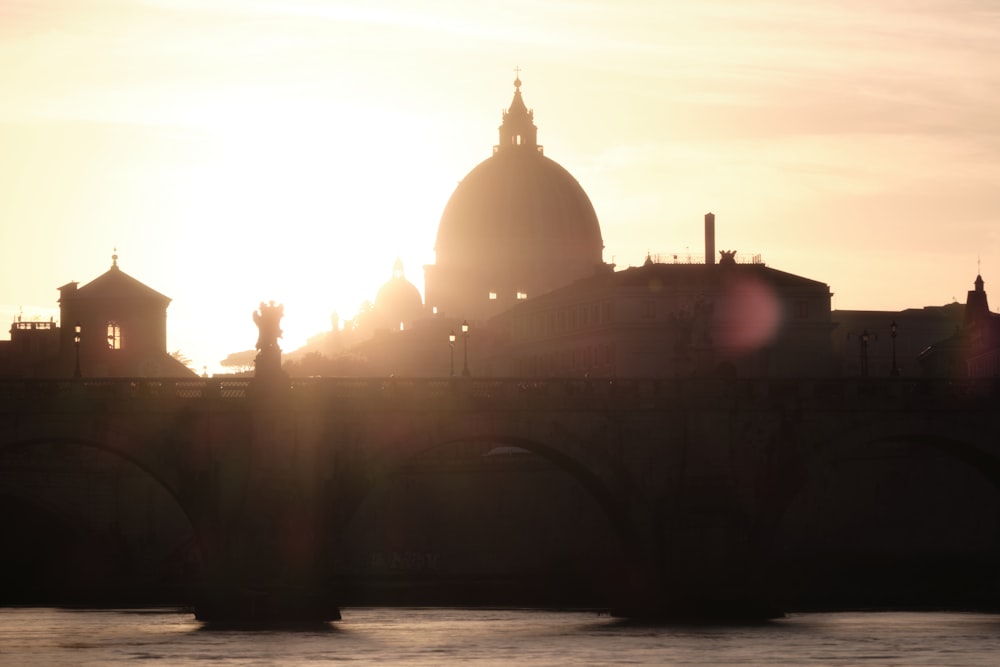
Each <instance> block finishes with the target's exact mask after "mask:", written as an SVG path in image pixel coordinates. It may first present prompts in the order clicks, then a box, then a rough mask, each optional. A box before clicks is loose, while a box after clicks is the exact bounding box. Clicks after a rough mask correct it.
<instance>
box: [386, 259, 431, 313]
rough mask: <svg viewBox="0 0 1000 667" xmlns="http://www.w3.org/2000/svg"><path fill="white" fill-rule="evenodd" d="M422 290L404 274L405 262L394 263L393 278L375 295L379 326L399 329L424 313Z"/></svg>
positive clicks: (397, 261)
mask: <svg viewBox="0 0 1000 667" xmlns="http://www.w3.org/2000/svg"><path fill="white" fill-rule="evenodd" d="M423 310H424V304H423V300H422V299H421V298H420V291H419V290H417V288H416V286H415V285H414V284H413V283H411V282H410V281H409V280H407V279H406V277H405V276H404V275H403V262H402V261H400V260H399V259H397V260H396V262H395V263H394V264H393V267H392V278H390V279H389V282H387V283H386V284H384V285H382V287H381V288H380V289H379V291H378V294H376V295H375V315H376V318H377V320H378V322H379V328H384V329H385V328H387V329H392V330H398V329H399V328H400V325H402V326H409V325H410V324H411V323H412V322H413V321H414V320H417V319H419V318H420V316H421V315H422V314H423Z"/></svg>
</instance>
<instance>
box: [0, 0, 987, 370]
mask: <svg viewBox="0 0 1000 667" xmlns="http://www.w3.org/2000/svg"><path fill="white" fill-rule="evenodd" d="M515 67H517V68H520V78H521V80H522V82H523V84H522V87H521V91H522V94H523V96H524V100H525V102H526V104H527V105H528V106H529V107H530V108H533V109H534V111H535V123H536V125H537V126H538V141H539V143H540V144H542V145H544V147H545V154H546V155H547V156H548V157H550V158H552V159H553V160H555V161H556V162H558V163H559V164H561V165H562V166H563V167H565V168H566V169H567V170H568V171H569V172H570V173H571V174H573V175H574V176H575V177H576V179H577V180H578V181H579V182H580V184H581V185H582V186H583V188H584V189H585V190H586V191H587V193H588V195H589V196H590V198H591V201H592V203H593V204H594V208H595V210H596V211H597V215H598V218H599V220H600V222H601V229H602V233H603V237H604V244H605V251H604V259H605V261H607V262H613V263H615V264H616V265H617V266H618V268H625V267H628V266H632V265H639V264H641V263H642V261H643V260H644V258H645V256H646V254H647V253H652V254H654V255H658V256H661V257H672V256H673V255H678V256H679V257H681V258H683V257H685V256H686V255H687V254H691V255H692V256H695V257H696V258H697V259H698V261H700V259H701V257H702V253H703V251H704V242H703V237H702V232H703V222H702V221H703V218H704V214H705V213H707V212H709V211H711V212H714V213H715V214H716V234H717V241H716V247H717V248H719V249H731V250H737V251H738V252H739V253H740V254H746V255H751V254H760V255H761V258H762V260H763V261H764V262H765V263H766V264H768V265H769V266H771V267H774V268H777V269H780V270H783V271H788V272H790V273H794V274H798V275H802V276H806V277H808V278H812V279H815V280H819V281H822V282H825V283H827V284H828V285H829V286H830V290H831V292H832V293H833V294H834V297H833V306H834V308H836V309H885V310H899V309H903V308H911V307H922V306H926V305H942V304H945V303H950V302H952V301H954V300H958V301H964V299H965V293H966V291H968V290H969V289H972V283H973V280H974V279H975V276H976V274H977V272H981V273H982V275H983V278H984V279H985V281H986V289H987V292H989V291H990V288H991V284H992V281H993V280H995V281H997V282H996V284H1000V4H998V3H997V2H996V0H880V1H879V2H871V0H704V1H702V2H680V1H677V2H674V1H671V0H505V1H504V2H493V1H489V2H488V1H485V0H484V1H482V2H468V1H467V0H423V1H422V2H419V3H416V2H412V1H411V0H356V1H348V2H337V1H333V0H169V1H168V0H47V1H42V0H0V100H2V103H0V230H2V236H0V239H2V243H0V322H8V321H9V322H12V321H13V320H14V318H15V317H16V316H17V315H18V313H21V314H22V316H23V317H25V318H32V317H41V318H44V319H48V318H49V317H50V316H56V317H58V306H57V299H58V291H57V288H58V287H59V286H61V285H64V284H66V283H68V282H70V281H78V282H79V283H81V284H84V283H86V282H89V281H90V280H92V279H94V278H96V277H97V276H99V275H100V274H102V273H103V272H104V271H106V270H107V269H108V268H109V267H110V265H111V255H112V253H113V252H115V249H117V253H118V256H119V259H118V264H119V266H120V268H121V269H122V270H123V271H125V272H126V273H128V274H129V275H132V276H133V277H135V278H137V279H139V280H141V281H142V282H144V283H146V284H147V285H149V286H151V287H153V288H154V289H156V290H157V291H159V292H162V293H163V294H166V295H167V296H169V297H171V298H172V299H173V301H172V302H171V305H170V307H169V309H168V347H169V350H168V351H171V352H173V351H180V352H181V353H182V354H184V355H185V356H186V357H187V358H189V359H190V360H191V362H192V364H193V365H194V366H195V367H196V368H197V369H199V370H201V369H202V368H203V367H207V368H208V370H209V372H213V371H215V370H219V368H218V362H219V361H220V360H222V359H223V358H224V357H225V356H227V355H228V354H230V353H232V352H238V351H241V350H246V349H251V348H252V347H253V346H254V343H255V341H256V336H257V330H256V327H255V326H254V324H253V318H252V313H253V311H254V310H255V309H256V308H257V306H258V304H259V303H260V302H261V301H270V300H274V301H277V302H279V303H283V304H284V305H285V318H284V320H283V329H284V331H285V336H284V339H283V340H282V348H283V349H284V350H285V351H291V350H294V349H296V348H297V347H300V346H301V345H302V344H304V342H305V340H306V338H307V337H308V336H311V335H314V334H317V333H320V332H322V331H327V330H329V329H330V327H331V315H332V314H333V313H334V312H336V313H338V314H339V315H340V317H344V318H348V317H351V316H353V315H354V314H355V313H356V312H357V311H358V308H359V306H360V305H361V304H362V303H363V302H364V301H366V300H374V297H375V293H376V292H377V290H378V288H379V287H380V286H381V285H382V284H384V283H385V282H386V281H387V280H389V278H390V277H391V275H392V265H393V261H394V260H395V259H396V258H397V257H398V258H400V259H401V260H402V261H403V264H404V269H405V273H406V277H407V278H408V279H409V280H410V281H411V282H413V283H414V284H415V285H416V286H417V287H418V288H419V289H420V290H421V291H422V290H423V268H422V267H423V266H424V265H426V264H429V263H433V261H434V251H433V246H434V240H435V235H436V230H437V223H438V221H439V219H440V215H441V212H442V210H443V209H444V206H445V204H446V203H447V200H448V197H449V196H450V194H451V192H452V191H453V189H454V188H455V186H456V184H457V183H458V181H459V180H461V179H462V178H463V177H464V176H465V174H467V173H468V172H469V171H470V170H471V169H472V168H473V167H475V166H476V165H477V164H478V163H479V162H481V161H482V160H484V159H486V158H488V157H489V156H490V155H491V152H492V146H493V145H494V144H495V143H496V142H497V126H498V125H499V123H500V120H501V112H502V110H503V109H504V108H506V107H507V106H508V105H509V104H510V101H511V97H512V95H513V90H514V88H513V85H512V82H513V79H514V78H515ZM994 302H995V305H1000V291H997V292H996V297H995V298H994ZM2 329H3V331H4V332H5V331H6V329H7V326H6V325H2ZM4 337H6V335H4Z"/></svg>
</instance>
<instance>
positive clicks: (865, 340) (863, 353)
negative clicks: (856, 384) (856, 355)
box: [858, 329, 868, 377]
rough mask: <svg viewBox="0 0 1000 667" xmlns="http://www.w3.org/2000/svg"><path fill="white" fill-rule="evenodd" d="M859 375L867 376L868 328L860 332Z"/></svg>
mask: <svg viewBox="0 0 1000 667" xmlns="http://www.w3.org/2000/svg"><path fill="white" fill-rule="evenodd" d="M858 340H859V341H860V343H861V377H868V329H865V330H864V331H862V332H861V337H860V338H859V339H858Z"/></svg>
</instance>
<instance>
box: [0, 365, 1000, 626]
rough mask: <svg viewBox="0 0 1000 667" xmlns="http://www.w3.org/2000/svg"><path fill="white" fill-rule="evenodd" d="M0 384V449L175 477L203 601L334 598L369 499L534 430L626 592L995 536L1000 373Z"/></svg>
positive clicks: (746, 600) (747, 582) (698, 584)
mask: <svg viewBox="0 0 1000 667" xmlns="http://www.w3.org/2000/svg"><path fill="white" fill-rule="evenodd" d="M0 396H2V401H0V415H2V417H0V419H2V421H0V465H2V464H3V462H4V461H7V460H10V455H12V453H14V452H18V451H26V450H30V449H31V448H33V447H38V446H41V445H44V444H46V443H49V444H51V443H59V444H61V445H65V446H70V447H83V448H97V449H99V450H102V451H103V452H106V453H109V454H111V455H112V456H114V457H118V458H121V459H123V460H126V461H129V462H131V463H132V464H134V466H136V467H138V468H139V469H141V470H142V471H144V474H145V475H148V476H149V478H151V479H152V480H155V483H156V485H157V486H159V487H161V488H162V489H163V490H164V491H165V492H166V493H167V494H168V495H169V496H170V497H171V498H172V499H173V501H174V502H175V503H176V506H177V507H178V508H179V509H180V511H181V512H182V513H183V515H184V516H185V517H186V518H187V520H188V521H189V522H190V526H191V528H192V530H193V533H194V535H195V540H196V542H197V548H198V552H199V554H200V561H201V567H202V574H203V581H204V582H205V591H204V592H205V599H207V600H209V601H210V602H207V603H204V604H203V607H202V615H203V616H205V617H209V618H210V617H213V616H219V615H224V614H226V613H227V612H231V611H233V609H234V608H235V609H239V608H240V607H242V606H244V605H247V604H257V602H247V601H246V596H247V595H249V594H248V593H247V591H256V592H258V593H259V594H260V595H266V596H273V592H274V591H310V592H311V593H310V595H313V594H316V595H319V594H321V595H322V596H323V597H324V599H336V596H337V587H338V586H339V585H341V583H342V582H340V583H338V580H337V579H336V576H335V573H333V572H331V567H330V563H333V562H336V561H337V559H338V554H339V553H340V552H342V551H343V550H344V549H345V548H346V546H348V545H345V543H344V542H345V540H346V539H349V538H347V537H346V535H347V534H348V533H347V532H346V527H347V526H348V525H349V524H350V522H351V520H352V517H353V516H354V515H355V514H356V512H357V511H358V508H359V507H360V506H361V504H362V503H363V502H364V500H365V498H366V497H367V496H368V495H369V494H370V493H371V491H372V489H373V488H374V486H375V485H376V484H378V483H379V482H380V480H385V479H387V478H388V477H390V476H391V475H392V474H393V473H394V472H396V471H399V470H401V469H403V468H405V467H406V466H407V465H409V464H410V463H411V462H413V461H414V460H419V459H420V458H421V457H423V456H426V455H427V454H428V453H431V452H435V451H438V452H440V451H448V450H449V448H452V449H455V448H458V449H461V448H464V451H469V449H470V448H471V450H472V451H478V452H480V453H487V452H489V451H492V450H493V449H494V448H497V447H501V448H509V449H511V450H513V451H525V450H526V451H528V452H532V453H534V454H536V455H538V456H540V457H542V458H543V459H545V460H547V461H549V462H550V463H551V464H552V465H553V466H555V467H557V468H558V469H560V470H561V471H565V473H567V474H569V475H570V476H571V477H572V478H573V479H574V480H575V481H576V483H578V484H579V485H580V486H581V487H582V488H583V489H584V490H585V492H586V494H587V495H588V496H589V497H590V498H591V499H592V500H593V504H594V506H595V507H598V508H600V511H601V513H602V514H603V515H604V517H603V520H605V521H606V523H607V525H608V526H609V534H610V535H613V539H614V540H615V542H616V548H617V549H618V550H619V551H620V553H621V554H622V559H621V563H619V564H618V565H617V566H616V567H615V577H616V578H615V581H614V582H613V585H612V586H611V588H612V589H613V600H612V602H613V604H615V605H616V606H617V608H618V609H619V610H620V611H621V612H622V613H624V614H649V613H675V612H678V611H680V612H682V613H692V612H704V613H710V614H715V613H722V612H724V613H731V614H743V613H747V614H761V613H767V611H769V610H773V609H775V606H779V607H780V605H781V604H782V600H781V599H780V597H781V595H780V594H778V592H784V591H786V590H788V588H787V587H788V585H791V586H793V587H794V586H796V585H799V586H801V585H803V582H804V581H806V582H807V580H808V579H809V578H810V577H815V576H818V573H819V574H823V573H824V570H823V568H824V567H827V566H829V565H830V561H832V560H837V559H840V560H841V561H844V560H845V559H846V560H850V559H851V558H854V559H858V558H861V559H867V560H868V561H877V560H878V559H879V558H882V559H884V560H886V562H888V563H892V564H898V563H899V562H900V558H901V554H905V553H908V552H909V551H910V550H915V551H919V552H920V553H921V554H922V556H924V557H928V558H930V557H933V558H942V557H947V556H954V558H955V559H957V560H954V559H953V562H952V561H949V562H952V564H954V563H967V562H971V561H976V562H977V563H978V562H979V560H977V559H980V560H985V561H986V562H995V559H996V556H997V555H998V554H1000V523H998V521H997V519H998V517H1000V502H998V501H997V497H998V496H1000V494H997V493H996V491H997V485H998V484H1000V412H998V409H997V408H998V405H1000V387H998V385H996V384H995V383H993V382H973V381H961V382H958V381H930V380H928V381H916V380H910V379H900V378H891V379H876V378H860V379H859V378H854V379H846V380H845V379H840V380H708V379H677V380H614V381H608V380H600V381H598V380H594V381H589V380H535V379H530V380H528V379H470V378H461V379H393V378H389V379H345V378H314V379H302V380H286V381H280V382H268V383H262V382H255V381H253V380H246V379H199V380H149V379H142V380H139V379H135V380H130V379H120V380H117V379H116V380H88V379H83V380H66V381H52V380H44V381H43V380H30V381H20V380H19V381H5V382H3V383H0ZM477 448H478V449H477ZM456 451H457V449H456ZM945 469H947V470H948V471H951V472H948V473H947V474H946V475H945V476H944V477H939V476H936V475H938V474H939V473H940V471H942V470H945ZM955 471H958V472H955ZM952 473H954V474H952ZM942 474H943V473H942ZM970 480H972V481H970ZM3 484H5V485H7V486H10V484H11V483H10V482H8V481H7V480H6V479H4V480H3ZM970 489H971V490H970ZM6 490H7V491H8V492H10V489H6ZM963 494H964V495H963ZM969 494H972V495H969ZM957 496H961V501H955V502H954V503H953V502H952V501H951V500H948V501H947V502H939V501H938V500H936V499H937V498H939V497H945V498H952V499H953V498H955V497H957ZM900 498H902V500H899V499H900ZM925 499H926V500H925ZM900 503H902V504H901V505H900ZM892 508H895V509H892ZM886 513H888V514H886ZM969 523H971V524H973V525H970V526H969V527H967V528H963V527H962V526H965V525H966V524H969ZM925 530H929V531H930V533H931V534H930V535H923V534H922V533H923V532H924V531H925ZM899 531H903V533H902V535H903V536H902V537H901V533H899ZM900 540H902V542H901V541H900ZM907 540H909V541H907ZM955 544H961V546H960V547H954V546H953V545H955ZM852 545H860V546H856V548H855V547H852ZM852 549H854V550H853V551H852ZM949 549H951V551H949ZM955 549H957V552H956V551H955ZM963 559H964V560H963ZM852 562H853V561H852ZM806 564H808V566H806ZM776 579H783V580H784V583H783V585H781V586H779V585H778V584H777V583H776ZM789 581H790V582H791V584H788V582H789ZM807 583H808V582H807ZM261 591H263V593H260V592H261ZM258 593H255V594H258ZM299 602H300V601H299ZM260 604H264V603H263V602H261V603H260ZM266 604H268V605H272V606H273V605H275V604H276V603H274V602H273V601H272V600H270V599H269V600H268V601H267V602H266ZM227 605H228V606H227ZM234 613H237V614H238V613H242V612H241V611H236V612H234Z"/></svg>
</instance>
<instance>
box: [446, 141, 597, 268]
mask: <svg viewBox="0 0 1000 667" xmlns="http://www.w3.org/2000/svg"><path fill="white" fill-rule="evenodd" d="M603 247H604V246H603V242H602V240H601V228H600V224H599V223H598V221H597V214H596V213H595V212H594V207H593V205H592V204H591V203H590V198H589V197H587V193H586V192H584V190H583V188H582V187H581V186H580V184H579V183H578V182H577V180H576V179H575V178H573V176H572V175H571V174H570V173H569V172H568V171H566V170H565V169H564V168H563V167H562V166H560V165H559V164H558V163H557V162H555V161H554V160H551V159H549V158H547V157H545V156H544V155H542V154H541V153H540V152H537V151H529V150H511V151H498V152H497V154H496V155H494V156H493V157H491V158H488V159H486V160H484V161H483V162H481V163H480V164H479V165H478V166H477V167H476V168H475V169H473V170H472V171H471V172H469V174H468V175H467V176H466V177H465V178H464V179H462V182H461V183H459V185H458V187H457V188H456V189H455V191H454V193H452V195H451V199H449V200H448V204H447V206H445V209H444V213H443V214H442V216H441V223H440V224H439V225H438V234H437V243H436V244H435V246H434V251H435V253H436V254H437V259H438V262H439V263H442V262H456V263H463V262H465V261H467V260H468V258H469V256H470V255H481V254H483V253H484V251H485V252H489V253H491V254H494V256H495V255H496V254H497V253H502V254H505V255H506V254H511V255H514V256H520V255H522V254H523V253H526V252H529V253H531V254H535V255H538V256H539V257H540V258H546V257H547V258H551V259H553V260H559V258H560V257H561V256H564V255H572V256H582V257H585V258H586V259H587V260H588V262H589V263H590V264H596V263H600V261H601V251H602V250H603ZM497 259H498V260H499V258H497Z"/></svg>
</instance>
